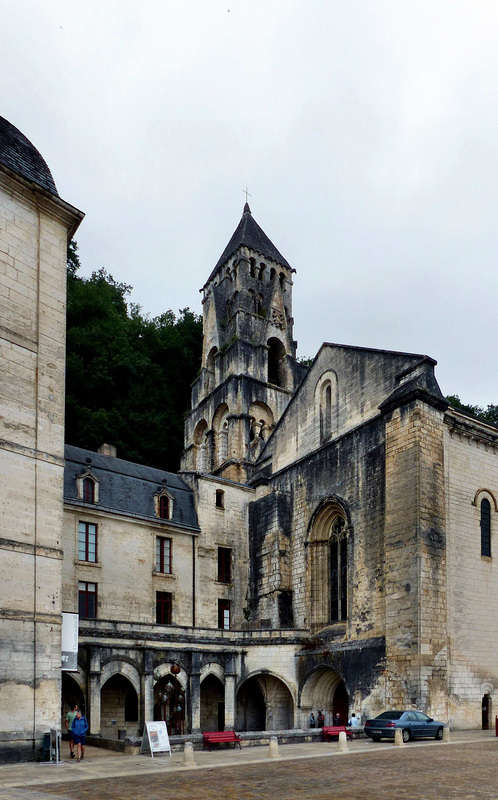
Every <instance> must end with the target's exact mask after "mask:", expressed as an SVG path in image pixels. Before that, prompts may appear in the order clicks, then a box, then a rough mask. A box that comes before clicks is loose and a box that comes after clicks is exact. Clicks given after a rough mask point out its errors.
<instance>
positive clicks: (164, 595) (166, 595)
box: [156, 592, 173, 625]
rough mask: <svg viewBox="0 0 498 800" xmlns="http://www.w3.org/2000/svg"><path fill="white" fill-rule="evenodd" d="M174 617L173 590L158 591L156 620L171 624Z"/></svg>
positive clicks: (163, 623)
mask: <svg viewBox="0 0 498 800" xmlns="http://www.w3.org/2000/svg"><path fill="white" fill-rule="evenodd" d="M172 618H173V595H172V594H171V592H156V622H157V624H158V625H171V620H172Z"/></svg>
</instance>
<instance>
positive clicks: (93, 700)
mask: <svg viewBox="0 0 498 800" xmlns="http://www.w3.org/2000/svg"><path fill="white" fill-rule="evenodd" d="M88 706H89V708H88V709H87V710H88V711H89V712H90V719H89V725H90V730H89V733H90V735H91V736H100V647H92V648H91V649H90V682H89V686H88Z"/></svg>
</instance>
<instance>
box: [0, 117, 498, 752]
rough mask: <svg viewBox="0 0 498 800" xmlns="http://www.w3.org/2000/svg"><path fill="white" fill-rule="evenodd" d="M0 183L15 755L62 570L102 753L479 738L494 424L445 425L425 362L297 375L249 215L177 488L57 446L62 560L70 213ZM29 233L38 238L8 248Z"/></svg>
mask: <svg viewBox="0 0 498 800" xmlns="http://www.w3.org/2000/svg"><path fill="white" fill-rule="evenodd" d="M17 133H18V132H17ZM28 144H29V143H28ZM4 160H5V159H4ZM0 163H3V162H2V160H1V157H0ZM43 164H44V162H43V163H42V164H41V166H40V164H38V169H40V170H41V175H42V176H43V175H44V176H45V177H47V172H46V171H45V170H46V169H47V168H46V165H45V166H43ZM4 173H5V175H4ZM2 176H3V177H2V179H3V180H7V179H8V180H9V181H10V182H11V183H10V184H9V187H10V188H9V191H8V192H7V193H6V195H5V199H4V200H3V206H2V209H3V210H2V218H1V225H3V227H1V226H0V233H1V234H2V236H4V237H6V238H5V241H6V246H5V247H4V250H3V251H2V259H3V260H2V270H3V271H2V274H1V277H2V291H4V295H3V296H4V297H5V298H6V299H7V300H8V303H7V306H6V307H7V311H8V312H9V313H10V312H11V311H12V306H11V305H10V303H11V300H15V302H16V303H17V308H16V309H15V311H16V313H15V314H11V317H10V319H11V323H9V325H7V326H6V331H4V333H2V337H3V339H2V345H3V346H5V347H6V348H7V353H10V354H11V356H9V358H7V359H6V360H5V361H4V363H5V364H7V365H8V368H7V372H6V377H5V381H3V383H2V387H3V386H5V387H8V388H6V389H3V393H2V395H1V397H2V403H3V409H4V410H3V417H2V424H3V425H4V433H3V434H2V436H3V437H4V438H3V443H2V447H3V449H2V454H3V456H2V458H3V463H5V464H6V465H8V469H7V467H6V469H5V475H6V476H7V477H6V480H5V486H6V491H5V492H4V496H3V500H4V503H5V506H4V510H3V512H2V513H3V517H2V520H3V525H4V529H5V531H6V533H5V534H3V536H4V537H5V538H4V539H2V554H3V555H2V562H1V569H2V575H3V576H6V578H5V581H9V580H11V581H15V583H16V587H17V586H23V591H22V594H21V595H19V594H16V593H15V592H13V591H12V592H10V590H8V587H9V584H8V582H4V584H3V586H4V587H7V591H6V593H5V598H6V599H5V603H4V604H3V608H4V610H3V611H2V623H3V624H5V626H6V631H7V632H8V636H10V639H8V638H6V639H4V640H3V641H5V642H7V644H5V645H4V644H2V648H3V649H2V651H1V652H2V678H4V677H5V684H4V685H6V686H10V687H14V688H13V689H12V691H15V692H17V694H16V695H15V700H13V704H14V703H15V706H16V712H15V713H14V708H13V704H10V705H9V703H10V700H8V701H7V705H5V706H3V707H2V711H3V709H5V713H4V716H3V718H2V719H3V721H2V724H3V733H2V736H3V742H4V744H5V743H6V742H7V743H8V742H15V746H16V747H17V746H18V745H19V740H20V739H22V741H23V742H25V743H28V744H29V747H32V743H33V742H35V741H36V739H37V737H39V732H40V731H41V730H42V728H43V727H44V726H46V727H50V725H51V724H53V723H54V722H55V719H56V717H57V716H58V713H59V710H58V708H56V706H57V701H58V692H59V682H60V673H59V671H58V665H59V662H60V611H61V590H60V581H61V566H62V567H63V573H62V609H63V610H64V611H67V612H79V615H80V621H79V656H78V669H77V672H74V673H64V674H63V677H62V712H63V714H64V713H65V712H66V711H67V708H68V706H69V704H70V703H72V702H79V703H80V704H81V705H82V706H84V707H85V708H86V711H87V714H88V716H89V719H90V727H91V732H92V734H93V735H97V736H102V737H106V738H116V737H117V736H118V735H121V736H122V735H124V731H125V730H126V732H127V733H128V734H140V733H141V731H142V728H143V725H144V722H145V721H146V720H149V719H152V718H156V719H165V720H166V721H167V723H168V726H169V729H170V732H171V733H175V732H179V731H182V732H183V731H193V732H196V731H199V730H213V729H219V728H227V729H232V728H237V729H239V730H276V729H282V728H302V727H304V728H305V727H307V725H308V719H309V714H310V712H311V711H314V712H315V714H316V712H317V711H318V710H319V709H321V710H322V711H323V712H324V713H325V718H326V722H327V723H328V722H330V721H331V720H332V718H333V716H334V715H335V714H337V713H338V714H339V715H340V718H341V721H343V722H345V721H346V719H347V717H348V715H349V714H350V713H352V712H353V711H354V712H355V714H356V715H358V716H360V718H361V719H362V720H364V719H365V718H366V717H371V716H373V715H375V714H377V713H379V712H380V711H382V710H384V709H386V708H393V707H408V708H418V709H422V710H424V711H426V712H427V713H429V714H430V715H431V716H434V717H436V718H438V719H442V720H443V721H448V722H449V723H450V725H451V726H453V727H457V728H458V727H460V728H465V727H481V726H483V727H486V726H488V725H490V724H491V722H492V719H493V715H494V713H495V712H496V710H497V709H498V705H497V703H498V671H497V664H498V645H497V642H498V614H496V613H495V611H496V608H495V606H496V604H497V602H498V601H497V600H496V586H497V576H496V574H495V572H496V555H495V549H496V546H497V545H496V534H497V530H498V528H497V526H498V428H497V427H496V426H493V425H490V424H487V423H484V422H482V421H480V420H477V419H475V418H473V417H471V416H469V415H468V414H464V413H462V412H460V411H456V410H455V409H451V408H449V407H448V403H447V401H446V400H445V398H444V397H443V395H442V394H441V391H440V388H439V386H438V383H437V381H436V377H435V372H434V370H435V365H436V362H435V361H434V360H433V359H431V358H430V357H428V356H426V355H420V354H412V353H400V352H392V351H384V350H374V349H372V348H366V347H365V348H361V347H350V346H347V345H340V344H329V343H325V344H323V345H322V347H321V348H320V350H319V352H318V353H317V355H316V357H315V359H314V360H313V362H312V364H311V365H310V366H309V367H304V366H303V365H301V364H299V363H298V361H297V360H296V343H295V341H294V339H293V332H292V326H293V319H292V291H293V276H294V274H295V273H294V270H293V269H292V267H291V266H290V265H289V263H288V262H287V261H286V259H285V258H284V257H283V256H282V255H281V254H280V253H279V251H278V250H277V248H276V247H275V245H274V244H273V243H272V242H271V241H270V239H269V238H268V237H267V236H266V234H265V233H264V231H263V230H262V229H261V228H260V226H259V225H258V224H257V223H256V221H255V220H254V218H253V216H252V213H251V211H250V209H249V206H248V205H247V204H246V206H245V208H244V211H243V215H242V219H241V221H240V223H239V225H238V226H237V228H236V230H235V232H234V234H233V236H232V238H231V239H230V241H229V244H228V245H227V247H226V248H225V250H224V251H223V254H222V256H221V257H220V259H219V261H218V262H217V264H216V265H215V267H214V269H213V270H212V272H211V274H210V276H209V278H208V280H207V282H206V284H205V286H204V289H203V292H204V297H203V316H204V347H203V355H202V364H201V371H200V374H199V377H198V378H197V380H196V381H195V382H194V384H193V387H192V408H191V411H190V412H189V414H188V416H187V418H186V424H185V451H184V453H183V456H182V465H181V467H182V468H181V472H180V473H179V474H178V475H173V474H171V473H167V472H163V471H161V470H156V469H151V468H148V467H145V466H139V465H136V464H131V463H129V462H125V461H123V460H121V459H119V458H118V457H117V454H116V452H115V451H114V449H113V448H112V446H109V445H105V446H103V448H101V450H100V451H99V453H92V452H89V451H86V450H81V449H80V448H76V447H66V450H65V459H66V460H65V464H66V466H65V477H64V513H63V532H62V540H61V533H60V525H61V508H62V460H61V458H62V424H61V422H62V416H61V415H62V401H63V395H62V376H63V345H64V323H63V316H61V315H62V313H63V300H64V295H63V285H64V255H65V243H66V240H67V235H68V233H71V231H72V230H73V229H74V226H75V225H76V224H77V221H78V219H79V216H78V213H77V212H76V211H75V210H74V209H71V208H70V207H68V206H67V205H66V204H64V203H62V201H60V199H59V198H58V196H57V195H56V193H55V187H52V186H51V184H50V185H49V186H48V187H47V186H44V187H40V185H39V183H38V184H37V185H35V184H34V183H33V182H32V183H31V184H29V185H27V184H26V177H23V175H22V174H21V175H19V174H17V173H16V172H15V170H12V166H11V165H9V164H6V166H5V168H2ZM50 180H51V178H50ZM13 187H14V188H15V194H14V193H13ZM14 196H15V198H16V202H17V203H19V208H22V209H23V211H22V213H21V212H20V211H19V210H18V211H15V212H13V211H12V203H13V198H14ZM18 196H19V197H18ZM40 198H42V199H40ZM28 200H29V203H31V205H29V203H28ZM36 204H38V205H36ZM35 207H36V209H37V212H36V215H35V213H34V208H35ZM39 207H40V208H41V209H42V210H40V208H39ZM16 208H17V207H16ZM26 209H28V210H29V213H28V210H26ZM47 209H50V214H52V216H50V215H49V214H48V211H47ZM12 214H13V216H12ZM23 215H24V216H23ZM26 215H27V216H26ZM28 218H29V219H30V220H31V222H30V224H31V225H32V226H33V227H32V228H30V231H31V230H33V231H35V232H36V236H34V235H31V234H30V235H29V236H28V237H27V238H26V239H25V240H22V241H23V243H22V244H19V247H18V250H17V251H14V250H11V249H10V248H11V247H12V246H13V243H12V242H11V239H10V238H9V237H10V236H11V234H12V226H14V227H15V226H16V225H17V226H18V227H19V226H24V225H26V224H27V223H26V219H28ZM45 225H47V226H48V228H47V230H49V231H50V235H48V233H47V232H45V228H44V227H43V226H45ZM37 226H42V227H37ZM56 234H57V235H56ZM54 237H55V238H54ZM19 241H21V239H19ZM33 242H39V243H37V245H36V248H34V249H33ZM48 243H50V247H48ZM46 251H47V252H48V251H49V252H50V254H51V256H52V257H54V258H55V262H56V264H57V266H55V265H54V263H53V262H51V261H50V260H49V259H48V257H46V255H45V252H46ZM3 252H5V256H4V255H3ZM15 253H16V254H15ZM12 259H13V261H12ZM49 261H50V263H49ZM45 262H47V263H45ZM35 266H36V269H35ZM37 270H38V271H37ZM14 274H15V275H16V276H17V283H18V285H19V286H23V287H24V288H23V289H22V291H21V290H19V289H16V286H15V285H14V284H13V280H14ZM35 276H36V280H35ZM45 276H46V277H45ZM48 276H50V280H51V281H52V283H50V287H51V292H50V298H49V297H46V294H48V293H46V292H45V290H44V289H43V286H44V281H45V280H47V281H48V280H49V277H48ZM35 283H36V292H35V290H34V288H33V287H34V284H35ZM16 292H17V294H16ZM45 300H46V306H45V305H44V303H45ZM48 308H50V314H49V313H48V311H47V312H46V313H45V309H48ZM6 319H7V317H6ZM18 319H19V320H21V321H22V325H24V328H23V329H22V330H21V328H19V330H18V329H17V328H16V327H15V326H16V324H18V323H17V322H16V320H18ZM19 325H21V322H19ZM29 326H31V327H32V330H33V333H29ZM47 326H48V328H47ZM46 330H49V331H50V332H49V334H47V336H46V337H45V333H44V332H45V331H46ZM27 331H28V332H27ZM35 331H36V335H35V333H34V332H35ZM28 334H29V335H28ZM30 337H31V338H30ZM48 344H50V347H49V348H48V350H45V349H44V348H45V347H46V346H48ZM14 348H17V349H14ZM45 353H46V355H45ZM35 365H36V366H35ZM51 404H52V405H51ZM35 578H38V580H35ZM23 582H24V583H23ZM15 596H22V597H23V598H24V599H23V601H22V602H19V601H15V602H14V601H13V600H12V598H13V597H15ZM40 644H42V649H40ZM12 652H14V653H23V656H22V664H23V667H22V669H20V668H18V665H17V662H13V663H11V662H10V660H9V655H8V654H9V653H12ZM26 654H28V655H27V657H26ZM42 654H43V658H42ZM29 659H31V660H29ZM13 664H14V666H13ZM26 664H29V665H30V666H29V668H28V667H26ZM33 665H34V666H33ZM29 669H31V673H29V674H28V672H29ZM23 670H24V672H23ZM26 670H28V672H26ZM33 670H34V671H33ZM35 671H36V674H35ZM24 673H26V674H24ZM19 676H22V678H21V680H19ZM2 691H3V689H2ZM9 691H11V689H9ZM12 696H13V697H14V694H13V695H12ZM41 699H43V712H42V710H41V705H42V704H41V702H40V701H41ZM21 701H22V702H21ZM33 702H34V705H35V707H36V708H38V709H39V711H37V712H36V714H35V719H34V720H33V715H32V714H31V716H30V712H29V711H26V715H25V719H24V718H23V725H24V733H23V735H22V736H21V737H20V736H19V735H18V734H17V733H14V731H17V730H18V729H19V726H18V725H17V722H18V718H19V714H21V716H22V714H23V713H24V711H23V710H22V709H27V708H28V706H29V703H32V704H33ZM17 709H20V711H19V713H18V712H17ZM4 749H5V747H4Z"/></svg>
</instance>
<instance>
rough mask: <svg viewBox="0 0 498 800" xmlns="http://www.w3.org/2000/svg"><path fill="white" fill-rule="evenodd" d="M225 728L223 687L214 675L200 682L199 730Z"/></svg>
mask: <svg viewBox="0 0 498 800" xmlns="http://www.w3.org/2000/svg"><path fill="white" fill-rule="evenodd" d="M224 730H225V687H224V686H223V684H222V682H221V681H220V679H219V678H217V677H216V675H206V677H205V678H204V680H203V681H202V683H201V731H224Z"/></svg>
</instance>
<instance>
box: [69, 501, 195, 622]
mask: <svg viewBox="0 0 498 800" xmlns="http://www.w3.org/2000/svg"><path fill="white" fill-rule="evenodd" d="M79 522H90V523H93V524H95V525H97V558H98V561H97V563H96V564H90V563H88V562H81V561H79V560H78V523H79ZM157 536H166V537H169V538H171V539H172V570H173V571H172V573H171V575H163V574H156V572H155V570H156V537H157ZM79 581H88V582H90V583H96V584H97V587H98V588H97V601H98V607H97V618H98V619H107V620H109V619H111V620H116V621H120V622H144V623H155V621H156V592H171V593H172V594H173V598H172V600H173V617H172V623H173V625H192V593H193V585H192V534H190V533H185V532H184V531H182V530H181V529H178V528H177V527H174V526H171V527H168V526H167V525H165V524H164V523H158V524H154V523H153V522H147V521H143V520H138V519H131V518H127V517H126V516H123V515H119V514H106V513H105V512H102V511H97V510H95V511H93V510H91V509H88V507H82V508H75V507H74V506H73V505H66V506H65V510H64V562H63V609H64V611H73V612H77V611H78V582H79Z"/></svg>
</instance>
